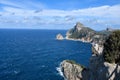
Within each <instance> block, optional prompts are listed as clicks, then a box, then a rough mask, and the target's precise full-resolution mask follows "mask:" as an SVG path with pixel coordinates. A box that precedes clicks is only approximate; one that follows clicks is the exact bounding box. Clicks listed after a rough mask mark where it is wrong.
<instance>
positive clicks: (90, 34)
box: [66, 22, 112, 44]
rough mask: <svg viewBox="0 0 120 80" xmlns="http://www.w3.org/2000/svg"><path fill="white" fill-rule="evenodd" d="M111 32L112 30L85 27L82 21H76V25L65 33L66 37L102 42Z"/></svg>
mask: <svg viewBox="0 0 120 80" xmlns="http://www.w3.org/2000/svg"><path fill="white" fill-rule="evenodd" d="M111 32H112V30H110V31H109V30H104V31H95V30H93V29H91V28H89V27H85V26H84V25H83V24H82V23H80V22H77V23H76V25H75V26H74V27H73V28H72V29H70V30H69V31H68V32H67V33H66V39H78V40H81V41H83V42H91V43H92V42H95V43H101V44H103V42H104V41H105V39H106V38H107V37H108V36H109V35H110V33H111Z"/></svg>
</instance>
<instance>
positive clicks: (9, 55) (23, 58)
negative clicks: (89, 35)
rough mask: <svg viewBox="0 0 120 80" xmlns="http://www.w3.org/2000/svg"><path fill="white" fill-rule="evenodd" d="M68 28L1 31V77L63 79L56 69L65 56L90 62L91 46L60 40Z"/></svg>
mask: <svg viewBox="0 0 120 80" xmlns="http://www.w3.org/2000/svg"><path fill="white" fill-rule="evenodd" d="M58 33H62V34H63V35H65V33H66V31H65V30H17V29H13V30H12V29H1V30H0V80H63V77H61V76H60V75H59V73H58V71H57V70H56V67H58V66H59V64H60V62H61V61H63V60H64V59H72V60H75V61H77V62H78V63H80V64H83V65H86V66H87V65H88V64H89V58H90V56H91V45H90V44H89V43H82V42H79V41H68V40H63V41H58V40H56V39H55V37H56V35H57V34H58Z"/></svg>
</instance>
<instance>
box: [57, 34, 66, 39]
mask: <svg viewBox="0 0 120 80" xmlns="http://www.w3.org/2000/svg"><path fill="white" fill-rule="evenodd" d="M56 39H57V40H63V39H64V37H63V36H62V35H61V34H58V35H57V36H56Z"/></svg>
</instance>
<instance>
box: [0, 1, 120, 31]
mask: <svg viewBox="0 0 120 80" xmlns="http://www.w3.org/2000/svg"><path fill="white" fill-rule="evenodd" d="M102 1H103V0H102ZM0 9H1V10H0V28H25V29H70V28H72V27H73V26H74V24H75V23H76V22H81V23H83V24H84V25H85V26H88V27H91V28H93V29H95V30H102V29H105V28H106V27H110V28H120V22H119V21H120V16H119V15H120V1H114V0H111V1H108V0H106V3H105V2H103V3H102V2H101V3H100V1H98V0H84V1H82V0H70V1H69V2H68V1H67V0H61V2H59V1H58V2H56V1H55V0H53V2H50V1H47V0H44V1H43V0H25V1H20V0H0Z"/></svg>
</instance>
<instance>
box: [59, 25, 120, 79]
mask: <svg viewBox="0 0 120 80" xmlns="http://www.w3.org/2000/svg"><path fill="white" fill-rule="evenodd" d="M85 29H89V28H86V27H85V28H84V26H83V25H82V24H80V23H77V24H76V26H75V27H74V28H73V29H72V32H71V31H68V32H67V38H74V39H79V38H80V39H81V38H82V37H84V38H85V37H86V36H87V37H88V35H89V34H90V35H92V36H93V37H92V36H91V37H90V39H92V40H95V39H94V36H96V33H97V35H99V37H98V40H97V41H96V40H95V42H98V43H95V42H93V44H92V45H93V47H92V51H93V54H92V56H91V58H90V65H89V66H88V67H86V68H85V67H82V66H81V65H78V64H76V63H75V62H71V61H68V60H67V61H66V60H65V61H63V62H61V69H62V72H63V74H64V76H65V78H66V79H67V80H120V30H118V31H112V32H110V33H109V32H107V33H106V31H104V32H105V33H102V34H101V32H100V33H99V32H95V31H93V30H91V29H89V31H90V33H89V31H88V30H87V32H84V31H83V32H84V33H85V34H86V35H85V34H84V36H83V34H81V33H79V32H82V30H85ZM75 32H77V33H75ZM78 33H79V35H82V37H80V36H79V37H77V38H76V37H74V36H73V34H78ZM103 34H104V35H103ZM90 35H89V36H90ZM100 37H101V39H100ZM100 40H102V41H104V42H103V43H101V41H100ZM94 43H95V44H94ZM103 47H104V49H103Z"/></svg>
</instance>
